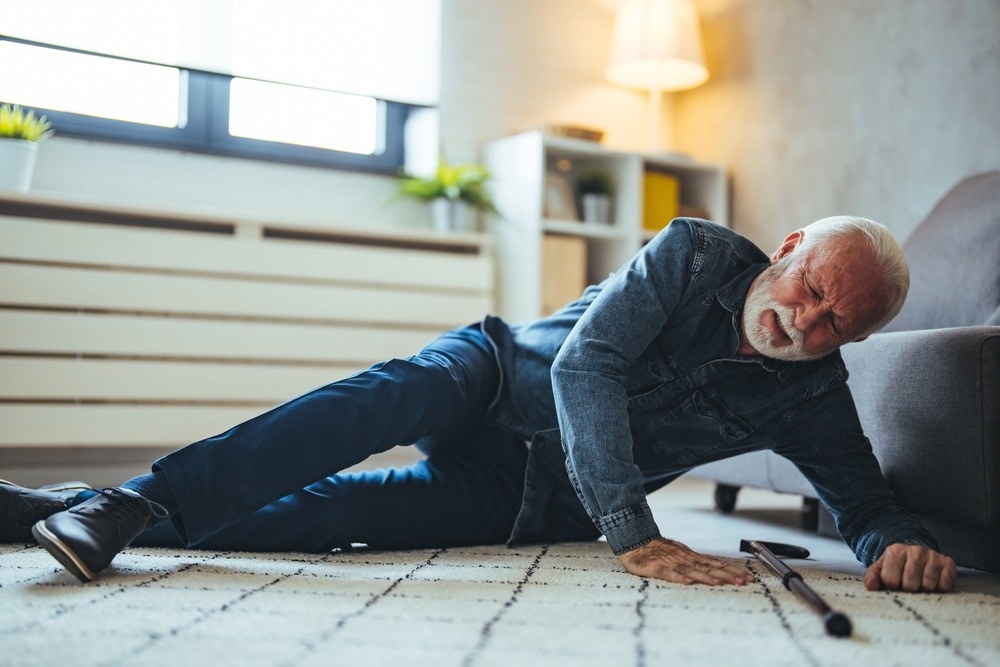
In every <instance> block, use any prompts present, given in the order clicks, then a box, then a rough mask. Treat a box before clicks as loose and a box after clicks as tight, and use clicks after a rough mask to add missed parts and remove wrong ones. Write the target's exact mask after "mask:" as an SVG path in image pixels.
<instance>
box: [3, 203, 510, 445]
mask: <svg viewBox="0 0 1000 667" xmlns="http://www.w3.org/2000/svg"><path fill="white" fill-rule="evenodd" d="M81 211H82V213H81ZM102 211H103V212H102ZM37 216H41V217H37ZM81 218H85V220H83V219H81ZM493 302H494V297H493V260H492V254H491V249H490V246H489V243H488V240H487V237H485V236H483V235H465V236H460V237H439V236H435V235H433V234H430V233H426V234H422V233H417V232H414V233H394V234H376V233H372V234H365V233H363V232H357V231H350V232H348V231H340V232H319V231H313V230H307V231H301V230H298V231H297V230H292V229H289V228H287V227H280V226H268V225H267V224H256V225H253V226H249V227H246V228H244V227H243V226H242V225H240V224H239V223H226V222H224V221H223V222H220V221H214V220H209V219H198V218H190V217H170V216H164V215H155V214H135V213H129V212H127V211H124V212H123V211H113V210H110V211H107V210H103V209H102V210H98V209H86V208H82V209H81V207H71V206H67V207H60V206H48V207H45V206H34V205H32V204H31V202H30V201H22V200H21V199H19V198H17V197H4V198H0V447H4V448H31V449H34V450H37V449H38V448H75V447H80V446H82V447H100V448H107V447H112V448H113V447H131V448H134V447H142V448H145V447H150V448H153V447H159V448H174V447H177V446H181V445H184V444H187V443H188V442H191V441H194V440H198V439H201V438H203V437H207V436H209V435H213V434H216V433H219V432H222V431H224V430H226V429H228V428H229V427H230V426H232V425H234V424H236V423H238V422H240V421H243V420H245V419H248V418H250V417H252V416H254V415H256V414H259V413H260V412H263V411H264V410H266V409H268V408H270V407H272V406H274V405H276V404H278V403H280V402H283V401H285V400H287V399H289V398H291V397H293V396H295V395H298V394H301V393H304V392H305V391H307V390H309V389H311V388H314V387H316V386H319V385H322V384H326V383H328V382H331V381H333V380H336V379H338V378H341V377H344V376H346V375H349V374H351V373H353V372H355V371H358V370H361V369H363V368H365V367H367V366H368V365H370V364H372V363H374V362H375V361H379V360H382V359H387V358H390V357H396V356H406V355H409V354H412V353H414V352H416V351H417V350H418V349H419V348H420V347H421V346H423V345H424V344H426V343H427V342H429V341H430V340H431V339H432V338H434V336H436V335H437V334H438V333H440V332H442V331H444V330H446V329H449V328H451V327H455V326H460V325H464V324H468V323H471V322H474V321H476V320H478V319H480V318H481V317H482V316H483V315H484V314H485V313H487V312H489V311H490V310H491V309H492V307H493Z"/></svg>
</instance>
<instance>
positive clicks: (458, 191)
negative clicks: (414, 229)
mask: <svg viewBox="0 0 1000 667" xmlns="http://www.w3.org/2000/svg"><path fill="white" fill-rule="evenodd" d="M489 179H490V172H489V170H488V169H487V168H486V167H484V166H483V165H480V164H458V165H449V164H448V163H447V162H446V161H445V159H444V158H443V157H442V158H440V159H439V161H438V167H437V171H436V172H435V174H434V176H433V177H431V178H423V177H420V176H403V177H402V178H401V179H400V182H399V196H402V197H414V198H416V199H421V200H425V201H429V200H431V199H438V198H441V197H443V198H446V199H460V200H462V201H465V202H468V204H469V205H470V206H472V207H473V208H476V209H478V210H480V211H486V212H490V213H495V212H496V207H495V206H494V205H493V198H492V197H491V196H490V193H489V190H488V189H487V188H486V182H487V181H488V180H489Z"/></svg>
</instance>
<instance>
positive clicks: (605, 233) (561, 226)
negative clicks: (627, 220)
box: [542, 219, 627, 239]
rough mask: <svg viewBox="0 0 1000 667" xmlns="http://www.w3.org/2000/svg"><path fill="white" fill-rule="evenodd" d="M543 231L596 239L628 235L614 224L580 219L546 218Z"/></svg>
mask: <svg viewBox="0 0 1000 667" xmlns="http://www.w3.org/2000/svg"><path fill="white" fill-rule="evenodd" d="M542 231H543V232H547V233H550V234H563V235H565V236H584V237H588V238H595V239H625V238H626V236H627V235H626V233H625V232H624V231H623V230H622V229H619V228H618V227H615V226H613V225H598V224H593V223H586V222H580V221H578V220H551V219H546V220H543V221H542Z"/></svg>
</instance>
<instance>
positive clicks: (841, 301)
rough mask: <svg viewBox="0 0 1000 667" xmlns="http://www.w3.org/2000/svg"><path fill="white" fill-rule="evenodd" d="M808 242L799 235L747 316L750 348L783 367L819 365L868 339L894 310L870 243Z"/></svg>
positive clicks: (750, 301) (756, 288)
mask: <svg viewBox="0 0 1000 667" xmlns="http://www.w3.org/2000/svg"><path fill="white" fill-rule="evenodd" d="M802 238H803V236H802V233H801V231H800V232H793V233H792V234H790V235H789V236H788V238H786V239H785V242H784V243H783V244H782V246H781V248H779V249H778V251H777V252H776V253H775V255H774V257H772V259H771V266H769V267H768V268H767V269H765V270H764V272H763V273H761V274H760V275H759V276H758V277H757V279H756V280H754V282H753V284H752V285H751V286H750V290H749V291H748V292H747V299H746V303H745V305H744V310H743V334H744V337H745V341H744V346H745V345H747V344H749V345H750V346H751V347H752V348H753V350H754V351H756V352H758V353H760V354H763V355H764V356H768V357H773V358H775V359H781V360H784V361H806V360H809V359H818V358H820V357H823V356H825V355H827V354H829V353H830V352H833V351H834V350H836V349H837V348H839V347H840V346H841V345H843V344H845V343H849V342H851V341H856V340H862V339H863V338H864V337H865V336H866V335H867V333H868V332H869V331H870V330H871V329H872V328H873V327H874V326H875V324H876V323H877V322H878V321H879V320H880V319H881V317H882V315H883V314H884V313H885V311H886V309H887V308H888V304H889V298H888V296H887V290H886V287H885V282H884V280H883V279H882V277H881V275H880V274H879V272H878V270H877V269H876V267H875V262H874V260H873V255H872V251H871V250H870V249H869V248H868V246H867V245H866V244H865V243H864V242H863V240H861V239H860V238H857V237H855V236H853V235H848V236H840V237H834V238H832V239H829V240H827V241H824V242H822V243H818V244H816V245H812V246H810V247H800V243H801V241H802ZM744 351H745V350H744Z"/></svg>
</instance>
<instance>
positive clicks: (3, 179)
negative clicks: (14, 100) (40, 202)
mask: <svg viewBox="0 0 1000 667" xmlns="http://www.w3.org/2000/svg"><path fill="white" fill-rule="evenodd" d="M51 134H52V124H51V123H50V122H49V121H48V119H46V118H45V116H41V117H39V116H36V115H35V112H34V111H30V110H25V109H23V108H21V107H20V106H18V105H16V104H13V105H12V104H3V105H0V190H16V191H18V192H27V191H28V190H29V189H30V188H31V175H32V173H33V172H34V170H35V157H36V156H37V154H38V144H40V143H41V142H43V141H45V140H46V139H48V138H49V136H51Z"/></svg>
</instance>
